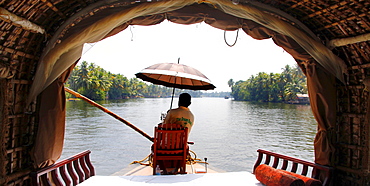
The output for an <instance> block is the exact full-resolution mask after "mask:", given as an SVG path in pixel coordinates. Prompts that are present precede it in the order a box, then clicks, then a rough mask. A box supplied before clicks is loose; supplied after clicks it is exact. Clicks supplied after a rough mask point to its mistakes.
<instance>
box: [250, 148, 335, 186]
mask: <svg viewBox="0 0 370 186" xmlns="http://www.w3.org/2000/svg"><path fill="white" fill-rule="evenodd" d="M257 152H258V158H257V161H256V163H255V164H254V167H253V173H254V172H255V170H256V168H257V167H258V166H259V165H260V164H261V163H262V162H263V160H264V162H263V164H266V165H269V166H271V167H273V168H275V169H282V170H286V171H290V172H293V173H297V174H300V175H302V176H309V177H311V178H314V179H318V180H321V182H322V184H323V185H324V186H327V185H329V184H330V182H331V176H332V172H333V168H332V167H329V166H324V165H320V164H316V163H313V162H309V161H305V160H301V159H297V158H293V157H290V156H285V155H281V154H278V153H274V152H270V151H267V150H262V149H258V150H257ZM272 157H273V161H272Z"/></svg>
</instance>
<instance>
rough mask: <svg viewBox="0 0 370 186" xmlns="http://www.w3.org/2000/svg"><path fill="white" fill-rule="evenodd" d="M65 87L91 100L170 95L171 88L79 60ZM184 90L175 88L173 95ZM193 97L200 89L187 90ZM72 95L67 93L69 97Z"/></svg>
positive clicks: (198, 95) (196, 95)
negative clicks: (147, 82) (128, 76)
mask: <svg viewBox="0 0 370 186" xmlns="http://www.w3.org/2000/svg"><path fill="white" fill-rule="evenodd" d="M66 87H69V88H71V89H72V90H75V91H77V92H79V93H81V94H82V95H84V96H86V97H88V98H90V99H92V100H105V99H129V98H139V97H146V98H151V97H171V95H172V91H173V89H172V88H168V87H164V86H160V85H154V84H146V83H145V82H143V81H141V80H139V79H138V78H130V79H129V78H127V77H126V76H124V75H122V74H113V73H111V72H109V71H106V70H104V69H103V68H101V67H100V66H98V65H95V64H94V63H88V62H86V61H83V62H81V64H80V65H77V66H76V67H75V68H74V69H73V71H72V72H71V74H70V76H69V78H68V80H67V82H66ZM181 92H184V90H180V89H176V90H175V95H179V94H180V93H181ZM187 92H188V93H189V94H191V95H192V96H193V97H200V95H201V94H202V93H201V92H200V91H187ZM71 97H72V95H69V94H68V95H67V98H71Z"/></svg>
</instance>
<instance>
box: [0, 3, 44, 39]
mask: <svg viewBox="0 0 370 186" xmlns="http://www.w3.org/2000/svg"><path fill="white" fill-rule="evenodd" d="M0 19H3V20H4V21H6V22H11V23H13V24H14V25H16V26H20V27H22V28H24V29H26V30H29V31H33V32H36V33H40V34H44V33H45V29H43V28H41V27H40V26H38V25H36V24H35V23H32V22H31V21H29V20H27V19H25V18H22V17H19V16H17V15H15V14H13V13H11V12H9V11H8V10H6V9H4V8H2V7H0Z"/></svg>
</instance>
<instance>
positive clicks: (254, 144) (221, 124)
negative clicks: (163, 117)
mask: <svg viewBox="0 0 370 186" xmlns="http://www.w3.org/2000/svg"><path fill="white" fill-rule="evenodd" d="M170 102H171V99H170V98H145V99H130V100H118V101H103V102H98V103H99V104H101V105H102V106H104V107H106V108H107V109H109V110H110V111H112V112H114V113H115V114H117V115H119V116H121V117H122V118H124V119H125V120H127V121H129V122H130V123H132V124H134V125H135V126H137V127H138V128H140V129H141V130H142V131H144V132H145V133H147V134H149V135H150V136H153V130H154V126H155V125H157V124H158V123H159V122H160V114H161V112H165V111H167V110H168V109H169V107H170ZM174 105H177V99H176V98H175V99H174ZM189 108H190V110H191V111H192V112H193V114H194V115H195V122H194V126H193V128H192V131H191V134H190V136H189V141H193V142H194V143H195V144H194V145H192V146H190V149H191V150H193V151H195V153H196V154H197V157H198V158H201V159H203V158H205V157H207V159H208V162H209V163H210V167H213V168H215V169H217V170H223V171H227V172H231V171H249V172H251V171H252V168H253V165H254V162H255V160H256V158H257V152H256V151H257V149H265V150H269V151H273V152H277V153H281V154H284V155H288V156H293V157H297V158H300V159H303V160H307V161H313V156H314V155H313V140H314V137H315V133H316V128H317V124H316V121H315V119H314V117H313V115H312V112H311V108H310V106H309V105H289V104H282V103H253V102H244V101H234V100H231V99H223V98H193V99H192V105H190V107H189ZM66 125H67V126H66V136H65V146H64V149H63V154H62V157H61V159H63V158H66V157H68V156H71V155H74V154H76V153H79V152H81V151H84V150H87V149H88V150H91V151H92V154H91V159H92V163H93V164H94V166H95V168H96V173H97V174H98V175H111V174H113V173H115V172H117V171H119V170H121V169H123V168H127V167H128V165H129V164H130V163H131V162H132V161H135V160H141V159H143V158H145V157H146V156H147V155H149V153H150V146H151V142H150V141H149V140H148V139H146V138H145V137H143V136H141V135H140V134H139V133H137V132H135V131H134V130H132V129H131V128H129V127H128V126H126V125H125V124H123V123H121V122H120V121H118V120H116V119H114V118H113V117H112V116H110V115H108V114H106V113H105V112H103V111H101V110H100V109H98V108H96V107H93V106H91V105H90V104H88V103H86V102H84V101H69V102H67V116H66Z"/></svg>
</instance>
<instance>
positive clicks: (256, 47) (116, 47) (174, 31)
mask: <svg viewBox="0 0 370 186" xmlns="http://www.w3.org/2000/svg"><path fill="white" fill-rule="evenodd" d="M236 38H237V40H236ZM235 40H236V44H235V45H234V46H233V47H230V46H228V45H227V44H226V42H225V39H224V31H223V30H220V29H217V28H213V27H211V26H209V25H208V24H206V23H198V24H192V25H180V24H176V23H171V22H169V21H166V20H165V21H163V22H162V23H161V24H158V25H153V26H137V25H134V26H129V27H128V28H127V29H126V30H124V31H122V32H120V33H119V34H117V35H115V36H112V37H109V38H106V39H104V40H102V41H100V42H97V43H94V44H85V47H84V51H83V55H82V57H81V60H80V61H87V62H89V63H95V64H96V65H98V66H100V67H102V68H104V69H105V70H107V71H110V72H111V73H115V74H118V73H119V74H122V75H125V76H126V77H128V78H132V77H135V74H136V73H138V72H140V71H141V70H143V69H144V68H146V67H149V66H151V65H153V64H157V63H177V61H178V58H180V64H184V65H187V66H191V67H193V68H195V69H197V70H199V71H200V72H202V73H203V74H204V75H205V76H207V77H208V79H210V81H211V82H212V83H213V84H214V85H215V86H216V89H215V90H213V91H217V92H221V91H230V87H229V86H228V84H227V82H228V81H229V79H233V80H234V82H236V81H239V80H247V79H248V78H249V77H250V76H251V75H256V74H258V73H259V72H266V73H271V72H273V73H281V72H282V68H284V66H285V65H291V66H293V65H295V64H296V62H295V61H294V59H293V58H292V57H291V55H290V54H288V53H287V52H285V51H284V50H283V49H282V48H281V47H278V46H276V45H275V44H274V43H273V41H272V40H271V39H266V40H255V39H253V38H251V37H250V36H248V35H247V34H245V33H244V32H243V31H242V30H240V31H239V33H237V31H227V32H226V41H227V43H229V44H230V45H232V44H233V43H234V42H235Z"/></svg>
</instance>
